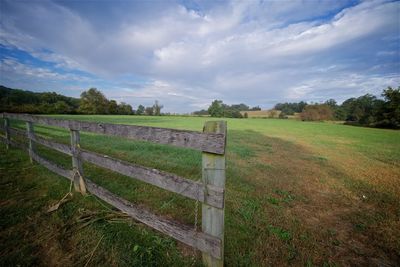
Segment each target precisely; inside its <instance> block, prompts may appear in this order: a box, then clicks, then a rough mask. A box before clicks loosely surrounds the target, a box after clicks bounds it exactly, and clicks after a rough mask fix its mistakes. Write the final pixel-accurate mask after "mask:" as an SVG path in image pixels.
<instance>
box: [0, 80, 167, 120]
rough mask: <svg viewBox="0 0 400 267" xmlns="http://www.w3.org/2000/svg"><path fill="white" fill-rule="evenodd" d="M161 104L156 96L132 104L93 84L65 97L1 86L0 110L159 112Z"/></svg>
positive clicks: (152, 113)
mask: <svg viewBox="0 0 400 267" xmlns="http://www.w3.org/2000/svg"><path fill="white" fill-rule="evenodd" d="M162 108H163V106H162V105H161V104H160V103H159V102H158V101H157V100H156V101H155V102H154V104H153V105H152V106H149V107H145V106H143V105H139V106H138V107H137V109H136V110H134V109H133V108H132V106H131V105H129V104H127V103H125V102H121V103H118V102H117V101H115V100H112V99H111V100H109V99H107V98H106V96H105V95H104V94H103V93H102V92H101V91H100V90H98V89H96V88H90V89H89V90H87V91H84V92H82V94H81V95H80V98H74V97H67V96H64V95H60V94H57V93H55V92H45V93H36V92H31V91H25V90H20V89H11V88H7V87H5V86H0V112H15V113H32V114H119V115H135V114H136V115H150V116H153V115H154V116H159V115H161V109H162Z"/></svg>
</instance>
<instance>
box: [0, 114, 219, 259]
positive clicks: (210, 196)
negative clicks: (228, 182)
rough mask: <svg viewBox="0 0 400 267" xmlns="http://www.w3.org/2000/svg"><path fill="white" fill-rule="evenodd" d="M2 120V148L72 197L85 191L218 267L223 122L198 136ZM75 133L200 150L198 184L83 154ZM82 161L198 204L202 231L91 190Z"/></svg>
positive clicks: (14, 117) (95, 187)
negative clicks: (47, 152) (47, 174)
mask: <svg viewBox="0 0 400 267" xmlns="http://www.w3.org/2000/svg"><path fill="white" fill-rule="evenodd" d="M2 117H3V119H4V127H2V128H3V129H2V130H3V132H4V136H1V137H0V139H1V140H2V141H3V142H4V143H5V144H6V146H7V148H8V147H9V146H10V145H12V146H16V147H19V148H22V149H26V150H27V151H28V152H29V156H30V159H31V161H32V162H33V161H36V162H38V163H39V164H41V165H43V166H45V167H46V168H48V169H49V170H51V171H53V172H55V173H57V174H59V175H61V176H63V177H65V178H67V179H69V180H71V181H73V183H74V188H75V190H76V191H78V192H81V193H82V194H86V192H87V191H88V192H90V193H91V194H93V195H96V196H97V197H99V198H100V199H102V200H103V201H105V202H107V203H108V204H110V205H112V206H114V207H115V208H117V209H119V210H121V211H122V212H124V213H126V214H128V215H129V216H131V217H132V218H134V219H135V220H137V221H140V222H142V223H144V224H146V225H148V226H150V227H152V228H154V229H156V230H158V231H160V232H162V233H164V234H166V235H168V236H170V237H172V238H175V239H176V240H178V241H180V242H183V243H185V244H187V245H189V246H192V247H194V248H196V249H198V250H200V251H202V254H203V262H204V264H205V265H206V266H223V258H224V190H225V146H226V122H224V121H209V122H206V123H205V125H204V128H203V132H195V131H184V130H175V129H165V128H155V127H145V126H134V125H121V124H105V123H104V124H103V123H93V122H83V121H75V120H61V119H55V118H49V117H44V116H32V115H28V114H11V113H3V114H2ZM10 119H12V120H19V121H24V122H26V131H23V130H20V129H17V128H12V127H10ZM35 124H42V125H48V126H55V127H61V128H64V129H68V130H69V131H70V135H71V145H70V146H69V145H65V144H61V143H56V142H54V141H51V140H50V139H46V138H43V137H40V136H38V135H35V131H34V125H35ZM80 131H84V132H92V133H97V134H105V135H111V136H119V137H124V138H128V139H136V140H142V141H148V142H153V143H158V144H167V145H173V146H179V147H185V148H191V149H196V150H200V151H202V182H196V181H192V180H189V179H186V178H182V177H179V176H177V175H175V174H172V173H166V172H163V171H160V170H156V169H152V168H148V167H144V166H140V165H136V164H132V163H129V162H126V161H122V160H118V159H114V158H112V157H109V156H105V155H100V154H98V153H94V152H91V151H88V150H84V149H82V148H81V146H80V137H79V136H80ZM13 135H19V136H24V137H26V138H27V139H28V142H29V146H28V147H26V146H25V145H23V144H21V143H18V142H16V141H15V140H13V139H12V138H11V137H12V136H13ZM36 143H38V144H41V145H43V146H46V147H48V148H51V149H54V150H57V151H59V152H62V153H65V154H67V155H69V156H71V157H72V167H73V169H72V170H66V169H64V168H61V167H60V166H58V165H56V164H55V163H52V162H50V161H48V160H47V159H44V158H43V157H41V156H40V155H39V154H38V153H37V151H36V149H35V144H36ZM83 161H86V162H89V163H92V164H94V165H97V166H100V167H103V168H106V169H109V170H112V171H115V172H117V173H120V174H123V175H126V176H128V177H131V178H134V179H138V180H140V181H143V182H146V183H149V184H151V185H154V186H157V187H160V188H163V189H165V190H169V191H172V192H174V193H177V194H180V195H183V196H185V197H188V198H191V199H193V200H195V201H199V202H202V231H198V230H197V229H195V228H194V227H193V226H189V225H184V224H181V223H178V222H175V221H172V220H169V219H165V218H161V217H159V216H157V215H155V214H153V213H151V212H150V211H147V210H145V209H143V208H142V207H139V206H138V205H135V204H133V203H130V202H128V201H127V200H125V199H123V198H121V197H118V196H117V195H116V194H114V193H111V192H110V191H108V190H106V189H105V188H102V187H100V186H98V185H96V184H95V183H93V182H92V181H90V180H89V179H88V178H87V177H85V175H84V170H83V164H82V163H83ZM196 212H197V210H196ZM196 217H197V216H196ZM195 224H197V222H196V223H195Z"/></svg>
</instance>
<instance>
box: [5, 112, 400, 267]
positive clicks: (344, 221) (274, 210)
mask: <svg viewBox="0 0 400 267" xmlns="http://www.w3.org/2000/svg"><path fill="white" fill-rule="evenodd" d="M54 117H56V118H64V119H75V120H85V121H96V122H106V123H121V124H134V125H146V126H157V127H165V128H176V129H188V130H196V131H202V128H203V125H204V122H205V121H207V120H212V118H207V117H177V116H176V117H175V116H174V117H173V116H171V117H168V116H160V117H155V116H153V117H146V116H100V115H98V116H84V115H75V116H73V115H66V116H61V115H60V116H54ZM226 120H227V122H228V138H227V140H228V144H227V155H226V156H227V185H226V202H225V205H226V209H225V264H226V265H227V266H285V265H295V266H314V265H315V266H342V265H345V266H346V265H347V266H348V265H358V266H368V265H372V266H374V265H375V266H394V265H396V264H398V263H399V262H400V131H395V130H382V129H372V128H362V127H353V126H345V125H340V124H334V123H317V122H315V123H313V122H301V121H296V120H279V119H253V118H252V119H226ZM11 125H12V127H19V128H23V127H24V124H22V123H19V122H16V121H11ZM35 131H36V133H37V134H38V135H43V136H49V137H52V138H54V140H56V141H58V142H62V143H68V142H69V132H68V131H66V130H63V129H57V128H52V127H43V126H37V127H36V126H35ZM81 146H82V147H83V148H86V149H89V150H92V151H96V152H99V153H103V154H107V155H110V156H113V157H116V158H120V159H123V160H126V161H129V162H133V163H138V164H141V165H145V166H149V167H153V168H157V169H160V170H164V171H167V172H172V173H176V174H178V175H180V176H183V177H187V178H189V179H193V180H197V179H200V178H201V152H198V151H193V150H190V149H183V148H176V147H170V146H165V145H155V144H149V143H146V142H136V141H132V140H126V139H122V138H116V137H109V136H101V135H95V134H89V133H84V132H82V133H81ZM37 148H38V151H39V154H40V155H42V156H43V157H45V158H48V159H50V160H52V161H54V162H56V163H58V164H59V165H61V166H64V167H68V168H69V169H71V160H70V157H68V156H65V155H62V154H60V153H58V152H54V151H50V150H49V149H46V148H44V147H42V146H39V145H37ZM0 151H1V153H0V177H1V196H0V199H1V216H0V222H1V230H0V236H1V240H2V242H0V247H1V249H0V251H1V253H2V254H1V255H0V256H1V257H0V265H2V266H7V265H17V264H19V265H21V266H23V265H59V266H72V265H78V266H83V265H85V264H88V265H89V266H189V265H192V264H194V265H195V266H201V256H200V254H199V253H198V252H194V251H193V249H192V248H189V247H187V246H185V245H182V244H180V243H178V242H176V241H174V240H173V239H171V238H168V237H166V236H164V235H162V234H160V233H158V232H156V231H153V230H151V229H150V228H148V227H146V226H144V225H142V224H140V223H136V222H134V221H132V220H129V219H128V218H126V217H125V216H122V215H121V214H120V213H117V212H115V211H114V210H112V209H111V207H110V206H109V205H106V204H104V203H103V202H101V201H100V200H98V199H96V198H95V197H94V196H90V195H89V196H86V197H83V196H81V195H79V194H74V196H73V198H72V200H70V201H68V202H66V203H65V204H63V205H62V206H60V208H59V209H58V210H57V211H55V212H53V213H47V212H46V210H47V209H48V207H49V206H51V205H52V204H54V203H56V202H57V201H58V200H60V199H61V198H62V197H63V196H64V195H65V194H66V193H67V192H69V190H70V189H69V187H70V184H69V182H68V181H67V180H66V179H64V178H62V177H59V176H57V175H56V174H53V173H51V172H50V171H48V170H47V169H45V168H44V167H42V166H40V165H38V164H36V163H34V164H31V163H30V162H29V157H28V155H27V153H26V152H23V151H21V150H18V149H16V148H12V149H10V150H8V151H6V149H5V146H4V145H1V148H0ZM84 175H85V176H87V177H90V179H92V180H93V181H94V182H96V183H97V184H99V185H101V186H103V187H105V188H107V189H109V190H110V191H112V192H114V193H116V194H118V195H120V196H122V197H124V198H125V199H127V200H129V201H132V202H134V203H141V204H143V205H144V206H147V207H149V208H150V209H151V210H153V211H155V212H156V213H157V214H160V215H164V216H167V217H169V218H174V219H175V220H177V221H180V222H184V223H187V224H193V223H194V217H195V216H194V214H195V210H194V208H195V202H194V201H192V200H190V199H187V198H184V197H182V196H178V195H176V194H173V193H170V192H167V191H164V190H162V189H159V188H156V187H154V186H151V185H147V184H144V183H142V182H139V181H134V180H132V179H130V178H127V177H124V176H122V175H119V174H116V173H113V172H111V171H107V170H104V169H101V168H98V167H95V166H94V165H90V164H88V165H85V173H84ZM199 216H201V212H200V213H199Z"/></svg>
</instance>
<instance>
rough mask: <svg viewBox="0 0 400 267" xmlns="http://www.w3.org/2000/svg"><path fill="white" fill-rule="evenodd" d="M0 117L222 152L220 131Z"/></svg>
mask: <svg viewBox="0 0 400 267" xmlns="http://www.w3.org/2000/svg"><path fill="white" fill-rule="evenodd" d="M3 118H9V119H15V120H22V121H28V122H33V123H37V124H43V125H48V126H56V127H61V128H64V129H71V130H76V131H84V132H92V133H98V134H105V135H113V136H120V137H125V138H129V139H135V140H141V141H149V142H153V143H158V144H166V145H174V146H178V147H187V148H192V149H196V150H200V151H203V152H209V153H215V154H224V153H225V135H224V134H213V133H202V132H195V131H186V130H175V129H167V128H157V127H148V126H136V125H123V124H109V123H95V122H85V121H73V120H61V119H55V118H49V117H43V116H34V115H29V114H14V113H3Z"/></svg>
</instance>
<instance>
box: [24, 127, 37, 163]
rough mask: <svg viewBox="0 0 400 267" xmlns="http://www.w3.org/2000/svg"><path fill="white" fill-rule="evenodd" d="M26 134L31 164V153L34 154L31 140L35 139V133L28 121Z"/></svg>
mask: <svg viewBox="0 0 400 267" xmlns="http://www.w3.org/2000/svg"><path fill="white" fill-rule="evenodd" d="M26 133H27V135H28V142H29V147H28V151H29V158H30V160H31V163H33V153H35V143H34V142H33V140H32V139H34V138H35V132H34V130H33V123H32V122H30V121H27V122H26Z"/></svg>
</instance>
